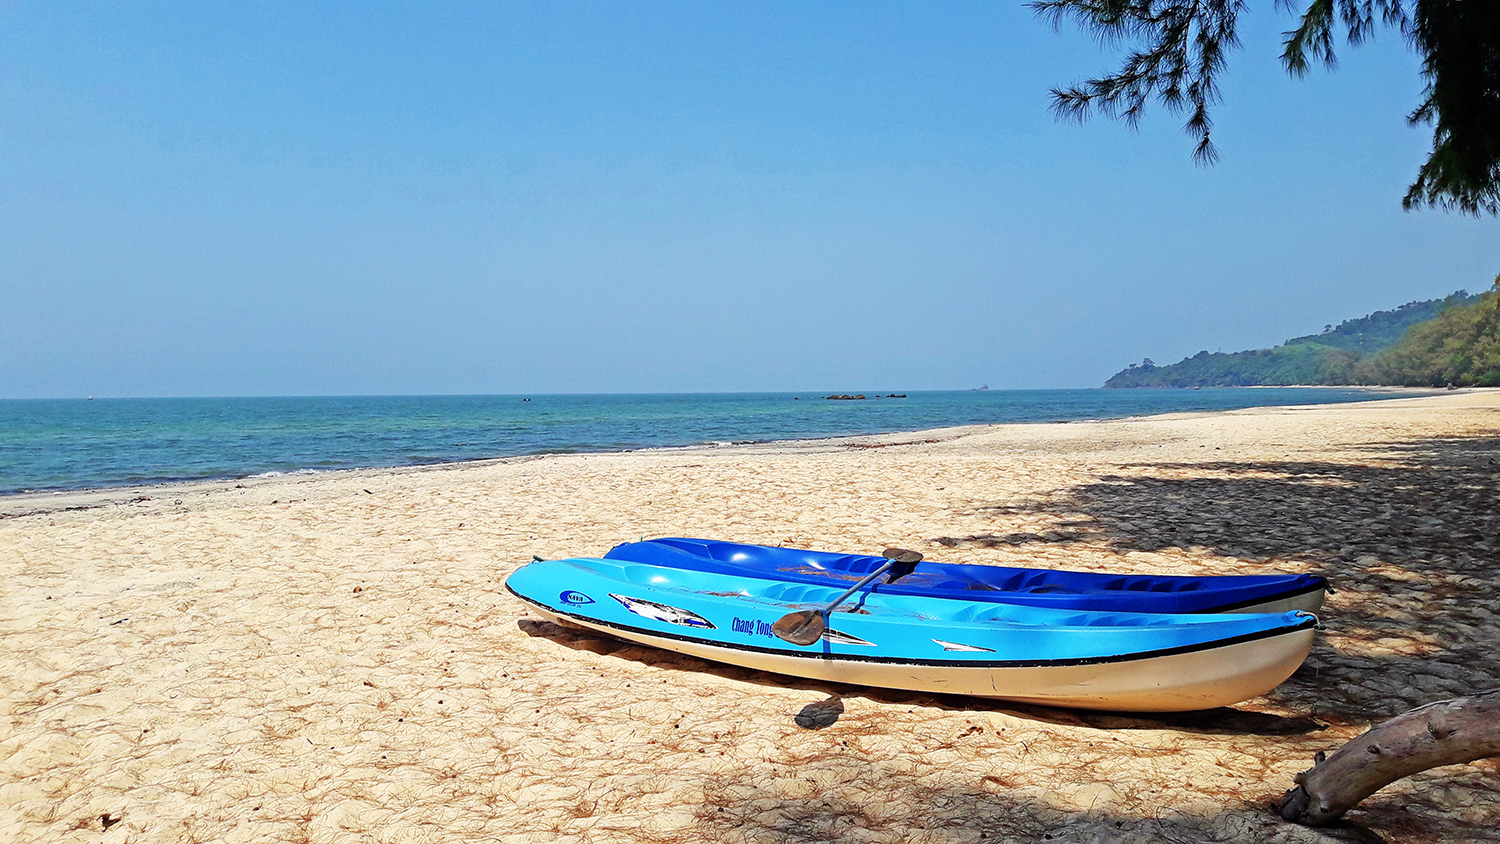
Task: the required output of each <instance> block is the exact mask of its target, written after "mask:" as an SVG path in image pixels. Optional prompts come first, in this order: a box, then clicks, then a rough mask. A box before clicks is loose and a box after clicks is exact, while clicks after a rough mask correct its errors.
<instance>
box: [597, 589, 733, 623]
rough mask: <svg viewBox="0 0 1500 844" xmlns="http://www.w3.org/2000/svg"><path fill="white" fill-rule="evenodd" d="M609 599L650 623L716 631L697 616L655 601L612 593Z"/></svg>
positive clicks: (704, 619) (701, 617)
mask: <svg viewBox="0 0 1500 844" xmlns="http://www.w3.org/2000/svg"><path fill="white" fill-rule="evenodd" d="M609 597H611V598H614V599H615V600H616V601H619V602H620V603H621V604H622V605H623V606H624V607H625V609H627V610H630V611H631V612H633V613H635V614H636V615H638V616H640V617H642V618H649V619H651V620H652V621H661V622H665V623H666V624H680V625H682V626H683V627H699V628H703V629H707V630H716V629H718V628H716V627H714V623H713V622H711V621H709V620H708V619H706V618H704V617H703V616H701V615H698V614H697V613H695V612H688V611H687V610H685V609H682V608H680V607H669V606H667V605H666V604H658V603H656V602H655V601H644V600H641V599H640V598H629V597H626V596H624V595H616V594H614V593H613V592H611V593H610V595H609Z"/></svg>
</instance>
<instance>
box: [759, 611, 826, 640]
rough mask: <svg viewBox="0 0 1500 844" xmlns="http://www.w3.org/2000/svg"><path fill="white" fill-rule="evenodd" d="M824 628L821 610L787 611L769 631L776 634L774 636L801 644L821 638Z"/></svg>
mask: <svg viewBox="0 0 1500 844" xmlns="http://www.w3.org/2000/svg"><path fill="white" fill-rule="evenodd" d="M826 629H828V628H827V626H826V625H825V624H824V623H823V611H822V610H803V611H802V612H794V613H788V614H786V615H784V616H782V617H781V618H778V619H776V623H775V624H772V625H771V632H772V633H775V634H776V638H778V639H781V640H782V641H785V642H791V643H792V644H794V645H803V646H807V645H811V644H812V643H813V642H816V641H818V640H819V639H821V638H823V631H824V630H826Z"/></svg>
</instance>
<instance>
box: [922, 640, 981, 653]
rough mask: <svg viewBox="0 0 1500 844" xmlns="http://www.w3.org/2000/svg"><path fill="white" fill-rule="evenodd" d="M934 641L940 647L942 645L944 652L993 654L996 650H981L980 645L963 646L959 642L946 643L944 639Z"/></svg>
mask: <svg viewBox="0 0 1500 844" xmlns="http://www.w3.org/2000/svg"><path fill="white" fill-rule="evenodd" d="M932 641H934V642H937V643H938V644H939V645H942V646H943V650H945V651H963V652H964V653H987V654H992V653H994V652H995V649H994V648H981V647H979V646H978V645H962V644H959V643H958V642H944V641H943V640H942V639H933V640H932Z"/></svg>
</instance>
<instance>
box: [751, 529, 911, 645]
mask: <svg viewBox="0 0 1500 844" xmlns="http://www.w3.org/2000/svg"><path fill="white" fill-rule="evenodd" d="M880 556H882V557H885V558H886V560H887V562H886V564H885V565H883V566H881V567H880V568H878V569H876V570H874V571H872V572H870V573H869V574H868V575H866V576H865V578H864V579H863V580H861V581H860V582H858V583H856V584H854V585H853V586H851V587H849V591H847V592H845V593H844V594H842V595H840V596H838V597H837V598H834V599H833V602H832V603H830V604H829V605H828V606H826V607H823V608H822V609H820V610H802V611H801V612H794V613H787V614H786V615H784V616H782V617H781V618H778V619H776V623H775V624H773V625H771V632H772V633H775V634H776V636H777V638H779V639H782V640H784V641H787V642H791V643H792V644H794V645H811V644H812V643H813V642H816V641H818V640H819V639H821V638H823V631H825V630H827V629H828V614H829V613H831V612H833V608H834V607H836V606H838V605H839V604H842V603H843V602H844V599H845V598H848V597H849V596H850V595H853V594H854V593H855V592H858V591H859V590H861V589H863V588H865V587H866V586H869V585H870V584H871V583H872V582H874V580H875V579H876V578H878V577H880V576H881V575H882V574H885V573H886V572H890V573H891V576H890V577H889V578H887V579H886V581H885V582H886V583H895V582H896V581H897V580H898V579H900V578H903V577H905V576H907V575H908V574H911V573H912V569H915V568H916V567H917V563H920V562H921V561H922V555H921V554H918V553H917V552H916V551H908V550H906V549H905V548H887V549H885V550H884V551H882V552H880Z"/></svg>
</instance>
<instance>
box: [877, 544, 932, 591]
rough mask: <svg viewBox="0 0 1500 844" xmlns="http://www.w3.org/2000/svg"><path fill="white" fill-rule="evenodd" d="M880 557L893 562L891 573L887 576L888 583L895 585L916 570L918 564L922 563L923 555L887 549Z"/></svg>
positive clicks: (902, 549)
mask: <svg viewBox="0 0 1500 844" xmlns="http://www.w3.org/2000/svg"><path fill="white" fill-rule="evenodd" d="M880 556H882V557H884V558H886V559H887V560H890V561H891V568H890V572H889V573H888V574H887V575H886V576H885V582H886V583H895V582H896V581H898V580H900V579H901V578H903V577H906V576H907V575H908V574H911V573H912V571H913V570H915V569H916V567H917V563H920V562H922V555H921V554H919V553H917V552H916V551H908V550H906V549H905V548H887V549H885V550H884V551H881V552H880Z"/></svg>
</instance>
